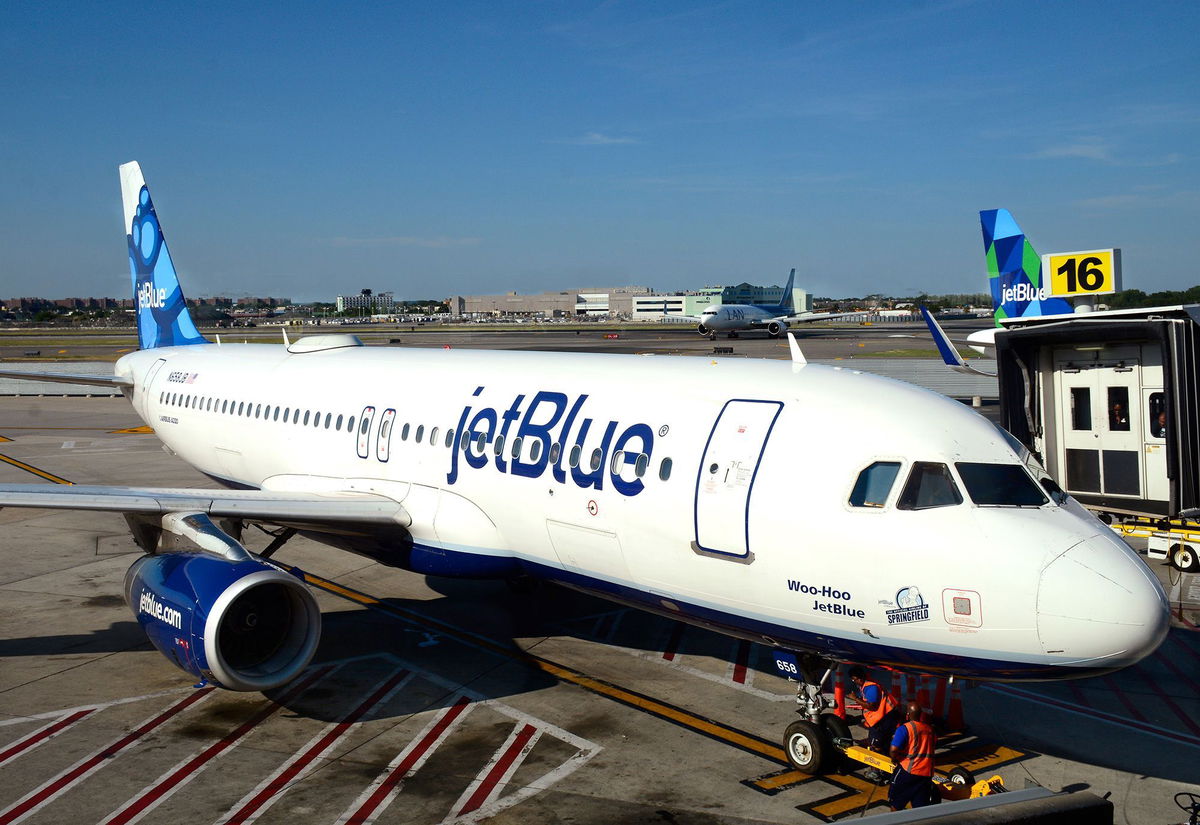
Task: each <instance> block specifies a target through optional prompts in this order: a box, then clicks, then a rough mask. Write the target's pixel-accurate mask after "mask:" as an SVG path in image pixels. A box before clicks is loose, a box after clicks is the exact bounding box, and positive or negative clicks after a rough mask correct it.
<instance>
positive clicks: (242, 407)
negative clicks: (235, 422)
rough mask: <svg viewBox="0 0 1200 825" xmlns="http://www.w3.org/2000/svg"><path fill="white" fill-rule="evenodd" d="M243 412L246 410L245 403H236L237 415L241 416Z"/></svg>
mask: <svg viewBox="0 0 1200 825" xmlns="http://www.w3.org/2000/svg"><path fill="white" fill-rule="evenodd" d="M245 410H246V402H245V401H239V402H238V408H237V414H238V415H242V414H243V413H244V412H245Z"/></svg>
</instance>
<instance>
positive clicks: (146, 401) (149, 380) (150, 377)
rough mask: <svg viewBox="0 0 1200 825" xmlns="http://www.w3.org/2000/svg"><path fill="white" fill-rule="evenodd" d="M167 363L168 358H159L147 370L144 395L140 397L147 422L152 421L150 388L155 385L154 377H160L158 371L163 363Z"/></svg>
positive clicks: (143, 386)
mask: <svg viewBox="0 0 1200 825" xmlns="http://www.w3.org/2000/svg"><path fill="white" fill-rule="evenodd" d="M165 363H167V359H165V358H159V359H158V360H157V361H155V362H154V363H153V364H151V365H150V369H148V370H146V380H145V381H143V382H142V397H141V399H140V400H141V405H142V420H143V421H146V422H147V423H149V421H150V398H151V392H150V390H151V388H152V387H153V386H154V379H155V378H157V377H158V372H159V370H161V369H162V367H163V364H165Z"/></svg>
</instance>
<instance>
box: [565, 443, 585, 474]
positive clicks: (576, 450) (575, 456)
mask: <svg viewBox="0 0 1200 825" xmlns="http://www.w3.org/2000/svg"><path fill="white" fill-rule="evenodd" d="M582 453H583V448H582V447H580V446H579V445H578V444H576V445H575V446H574V447H572V448H571V455H570V456H568V457H567V463H568V464H570V465H571V467H573V468H574V467H578V466H579V456H580V454H582Z"/></svg>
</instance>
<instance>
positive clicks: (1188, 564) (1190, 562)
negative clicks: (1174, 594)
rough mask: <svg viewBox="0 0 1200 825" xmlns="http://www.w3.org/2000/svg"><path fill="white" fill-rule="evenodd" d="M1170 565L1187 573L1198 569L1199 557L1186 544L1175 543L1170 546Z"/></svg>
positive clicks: (1199, 565) (1199, 566) (1199, 567)
mask: <svg viewBox="0 0 1200 825" xmlns="http://www.w3.org/2000/svg"><path fill="white" fill-rule="evenodd" d="M1171 566H1172V567H1176V568H1178V569H1180V570H1183V571H1184V572H1187V573H1195V572H1196V571H1200V557H1198V556H1197V555H1196V551H1195V550H1194V549H1192V546H1191V545H1188V544H1176V545H1175V546H1174V547H1172V548H1171Z"/></svg>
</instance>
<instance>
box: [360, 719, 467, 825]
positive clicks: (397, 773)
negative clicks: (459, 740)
mask: <svg viewBox="0 0 1200 825" xmlns="http://www.w3.org/2000/svg"><path fill="white" fill-rule="evenodd" d="M470 703H471V700H470V699H468V698H467V697H466V696H460V697H459V698H458V701H457V702H455V703H454V704H453V705H451V706H450V707H448V708H446V711H445V712H444V713H443V714H442V718H441V719H439V720H438V723H437V724H436V725H434V726H433V727H432V728H430V730H429V733H427V734H425V737H424V738H423V739H422V740H421V741H420V742H419V743H418V744H417V746H416V747H415V748H413V749H412V750H411V751H409V752H408V755H407V756H405V757H404V759H402V760H401V761H400V762H399V764H397V765H396V767H395V768H393V769H392V771H391V773H389V774H388V775H387V778H386V779H384V780H383V782H381V783H379V787H378V788H376V789H375V792H374V793H373V794H371V796H370V797H369V798H368V799H367V801H366V802H364V803H363V804H362V806H361V807H360V808H359V809H358V810H357V811H355V812H354V813H353V814H351V816H350V818H349V819H347V820H346V824H345V825H363V823H365V822H367V821H368V820H369V819H370V818H371V817H373V816H374V814H375V809H376V808H378V807H379V806H380V804H382V803H383V800H384V799H386V798H387V796H388V794H390V793H391V792H392V790H393V789H394V788H395V787H396V786H397V785H399V784H400V782H401V780H403V779H404V777H405V776H406V775H407V774H408V771H409V769H410V768H412V766H413V765H415V764H416V763H417V761H418V760H419V759H420V758H421V757H422V756H424V755H425V751H427V750H429V749H430V748H431V747H432V746H433V743H434V742H437V741H438V739H439V738H440V737H441V735H442V734H443V733H444V732H445V731H446V728H448V727H450V725H451V724H453V723H454V720H455V719H457V718H458V717H459V715H460V714H461V713H462V712H463V711H464V710H466V708H467V705H469V704H470Z"/></svg>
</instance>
